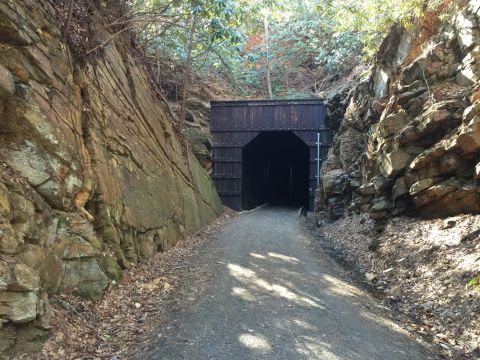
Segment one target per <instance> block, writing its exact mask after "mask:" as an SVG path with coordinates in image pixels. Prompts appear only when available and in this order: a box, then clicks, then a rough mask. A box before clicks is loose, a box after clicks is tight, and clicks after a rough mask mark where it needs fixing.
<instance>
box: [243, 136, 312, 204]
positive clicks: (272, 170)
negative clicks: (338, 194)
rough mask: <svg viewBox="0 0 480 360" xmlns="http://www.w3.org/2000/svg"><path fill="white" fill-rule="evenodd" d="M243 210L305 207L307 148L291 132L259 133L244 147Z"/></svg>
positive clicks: (306, 201)
mask: <svg viewBox="0 0 480 360" xmlns="http://www.w3.org/2000/svg"><path fill="white" fill-rule="evenodd" d="M242 158H243V160H242V162H243V184H242V187H243V189H242V193H243V204H242V205H243V206H242V207H243V208H244V209H252V208H254V207H256V206H258V205H261V204H263V203H266V202H268V203H274V204H282V205H295V206H307V207H308V186H309V179H308V177H309V166H310V163H309V148H308V146H307V145H306V144H305V143H304V142H303V141H302V140H300V138H298V137H297V136H296V135H295V134H294V133H293V132H291V131H275V132H273V131H272V132H262V133H260V134H259V135H258V136H256V137H255V139H253V140H252V141H251V142H250V143H249V144H248V145H247V146H245V147H244V148H243V153H242Z"/></svg>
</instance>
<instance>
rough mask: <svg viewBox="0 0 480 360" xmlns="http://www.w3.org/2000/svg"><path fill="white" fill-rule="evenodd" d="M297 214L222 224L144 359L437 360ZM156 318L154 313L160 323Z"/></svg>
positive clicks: (249, 216) (171, 302)
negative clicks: (314, 239) (314, 240)
mask: <svg viewBox="0 0 480 360" xmlns="http://www.w3.org/2000/svg"><path fill="white" fill-rule="evenodd" d="M309 243H310V239H309V237H308V236H307V235H305V234H304V233H303V232H302V231H301V230H300V226H299V222H298V218H297V210H295V209H286V208H271V207H265V208H260V209H257V210H254V211H251V212H247V213H243V214H241V215H239V216H238V217H236V218H235V219H234V220H233V221H232V222H231V223H229V224H227V225H225V226H224V227H223V228H221V229H220V230H219V232H218V234H217V235H216V237H215V239H213V240H212V241H211V242H209V243H208V244H207V245H206V246H205V247H204V248H203V249H202V250H201V252H200V253H199V254H198V256H197V257H195V258H194V259H193V261H192V262H191V264H190V265H189V270H188V272H187V273H186V274H184V276H183V278H182V279H181V280H180V282H179V285H178V286H177V287H176V288H175V289H174V291H172V292H171V293H170V294H169V296H168V298H167V299H166V301H165V303H163V304H162V306H163V307H164V309H165V312H164V316H162V318H159V319H158V323H159V324H161V325H160V326H159V328H158V329H157V331H156V333H155V334H152V340H151V341H150V342H148V343H147V344H146V345H145V344H144V345H143V346H141V347H139V348H137V351H136V354H137V355H136V356H137V357H138V358H139V359H332V360H334V359H335V360H336V359H364V360H374V359H382V360H386V359H422V360H423V359H434V358H435V357H434V356H433V355H432V354H431V353H430V352H429V351H428V350H427V349H425V348H424V347H422V346H421V345H420V344H419V343H417V342H415V341H414V340H412V339H411V338H409V337H408V335H407V334H406V333H404V332H403V331H402V330H401V329H400V328H399V327H398V326H396V325H394V324H393V323H392V322H391V321H389V320H387V319H386V317H384V316H383V315H382V313H383V311H382V310H381V309H379V308H378V305H377V303H376V301H375V300H374V299H372V298H371V297H369V296H368V295H366V294H365V293H364V292H363V291H362V290H360V289H358V288H357V287H355V286H354V285H352V284H350V283H348V282H346V281H345V277H346V275H345V274H346V273H345V272H344V271H343V270H342V269H340V268H339V267H338V266H337V265H336V264H335V263H334V262H333V261H332V260H331V259H330V258H328V257H327V256H326V255H323V254H319V253H316V252H314V251H313V249H312V247H311V246H310V245H309ZM150 320H151V319H150Z"/></svg>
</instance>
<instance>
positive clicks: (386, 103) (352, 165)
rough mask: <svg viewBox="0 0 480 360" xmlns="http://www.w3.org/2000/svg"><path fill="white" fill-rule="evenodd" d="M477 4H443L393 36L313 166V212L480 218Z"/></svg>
mask: <svg viewBox="0 0 480 360" xmlns="http://www.w3.org/2000/svg"><path fill="white" fill-rule="evenodd" d="M479 21H480V5H479V4H478V1H463V2H460V1H457V2H451V4H450V5H449V6H446V5H444V6H443V7H441V8H440V9H437V10H436V12H435V13H431V14H428V15H427V17H426V20H425V21H424V22H423V23H422V24H421V25H419V26H418V27H417V29H415V30H413V31H411V32H407V31H405V30H402V29H401V28H398V27H396V28H394V29H392V31H391V33H390V35H389V37H388V38H387V39H386V40H385V42H384V44H383V45H382V47H381V49H380V52H379V55H378V58H377V61H376V64H375V66H374V67H373V69H372V70H371V72H370V73H369V74H368V76H367V77H365V78H364V79H362V80H360V84H359V85H358V86H357V87H356V88H355V90H353V91H352V92H351V93H350V94H349V105H348V108H347V110H346V112H345V115H344V119H343V122H342V123H341V125H340V128H339V130H338V132H337V134H336V136H335V139H334V142H333V145H332V148H331V149H330V152H329V156H328V159H327V160H326V161H325V163H324V165H323V167H322V175H323V184H322V188H321V189H320V191H319V194H318V198H319V210H320V211H321V212H322V214H321V215H324V216H325V217H326V218H329V219H336V218H338V217H340V216H342V215H343V214H344V213H345V212H350V213H359V212H370V214H371V216H372V217H373V218H374V219H376V220H381V219H384V218H386V217H388V216H392V215H394V216H395V215H399V214H403V213H407V214H412V215H420V216H423V217H443V216H449V215H456V214H461V213H478V212H480V187H479V185H480V183H479V181H478V180H479V179H480V163H479V161H480V112H479V110H480V87H479V82H478V81H479V78H480V32H479Z"/></svg>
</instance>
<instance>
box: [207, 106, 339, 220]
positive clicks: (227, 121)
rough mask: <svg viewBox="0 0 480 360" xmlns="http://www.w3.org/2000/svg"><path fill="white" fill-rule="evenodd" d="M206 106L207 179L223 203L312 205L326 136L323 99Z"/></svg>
mask: <svg viewBox="0 0 480 360" xmlns="http://www.w3.org/2000/svg"><path fill="white" fill-rule="evenodd" d="M211 108H212V110H211V121H210V129H211V132H212V136H213V179H214V181H215V185H216V187H217V190H218V193H219V195H220V197H221V199H222V202H223V204H224V205H226V206H229V207H230V208H232V209H235V210H247V209H251V208H254V207H255V206H258V205H260V204H263V203H265V202H269V203H282V204H289V205H296V206H304V207H305V208H306V209H307V210H308V211H313V206H314V198H315V190H316V187H317V175H318V174H317V165H318V164H317V158H318V159H319V164H320V165H321V162H322V160H323V159H325V158H326V156H327V151H328V147H329V145H330V143H331V136H332V135H331V131H330V129H329V127H328V123H327V117H326V109H325V105H324V104H323V101H322V100H321V99H312V100H255V101H218V102H212V103H211ZM317 139H319V140H320V141H319V143H317ZM318 155H319V156H318Z"/></svg>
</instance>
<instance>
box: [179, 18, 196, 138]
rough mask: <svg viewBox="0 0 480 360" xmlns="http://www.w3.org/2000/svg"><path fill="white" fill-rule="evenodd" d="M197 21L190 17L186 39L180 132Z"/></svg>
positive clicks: (184, 112) (183, 119)
mask: <svg viewBox="0 0 480 360" xmlns="http://www.w3.org/2000/svg"><path fill="white" fill-rule="evenodd" d="M196 20H197V15H193V16H192V20H191V21H192V23H191V25H190V35H189V38H188V54H187V61H186V63H185V74H184V79H183V89H182V103H181V106H180V117H179V120H178V128H179V130H180V131H182V130H183V126H184V124H185V117H186V115H187V97H188V87H189V86H190V68H191V67H192V50H193V49H192V48H193V35H194V33H195V23H196Z"/></svg>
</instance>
